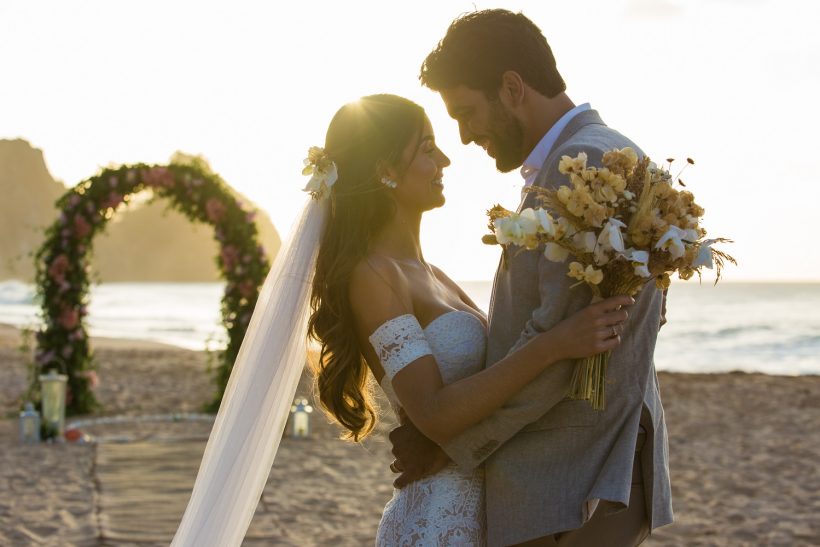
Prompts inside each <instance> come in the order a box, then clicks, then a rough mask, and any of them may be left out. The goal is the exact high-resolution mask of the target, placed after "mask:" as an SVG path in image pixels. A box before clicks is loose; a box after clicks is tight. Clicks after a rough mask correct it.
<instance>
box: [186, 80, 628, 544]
mask: <svg viewBox="0 0 820 547" xmlns="http://www.w3.org/2000/svg"><path fill="white" fill-rule="evenodd" d="M306 164H307V165H306V168H305V172H306V173H307V174H312V175H313V177H312V178H311V181H310V183H309V184H308V187H307V188H306V190H308V191H310V192H311V195H312V198H311V200H310V201H309V202H308V204H307V206H306V207H305V211H304V213H303V215H302V217H301V219H300V220H299V221H298V222H297V224H296V225H295V226H294V228H293V231H292V233H291V236H290V238H289V240H288V243H287V244H286V245H285V246H283V249H282V250H280V253H279V255H278V256H277V259H276V262H275V264H274V266H273V268H272V270H271V273H270V274H269V276H268V279H267V280H266V282H265V285H264V286H263V290H262V292H261V294H260V298H259V301H258V303H257V307H256V310H255V311H254V316H253V318H252V320H251V323H250V326H249V328H248V332H247V334H246V337H245V340H244V341H243V344H242V349H241V350H240V354H239V356H238V358H237V362H236V364H235V366H234V370H233V373H232V376H231V379H230V382H229V384H228V387H227V389H226V393H225V398H224V399H223V403H222V406H221V408H220V410H219V414H218V415H217V419H216V422H215V424H214V428H213V430H212V433H211V437H210V439H209V441H208V446H207V448H206V450H205V454H204V456H203V459H202V463H201V466H200V470H199V474H198V476H197V480H196V484H195V485H194V490H193V493H192V496H191V500H190V502H189V504H188V507H187V509H186V512H185V515H184V517H183V519H182V522H181V524H180V527H179V530H178V531H177V534H176V536H175V538H174V542H173V544H172V545H180V546H181V545H186V546H187V545H190V546H194V545H196V546H201V545H215V546H216V545H218V546H220V547H222V546H227V545H239V544H240V543H241V540H242V537H243V536H244V534H245V532H246V531H247V527H248V525H249V524H250V520H251V518H252V516H253V513H254V510H255V508H256V504H257V503H258V501H259V497H260V495H261V492H262V488H263V487H264V485H265V481H266V479H267V476H268V474H269V472H270V467H271V465H272V462H273V458H274V456H275V453H276V449H277V448H278V443H279V438H280V437H281V433H282V431H283V429H284V426H285V422H286V420H287V415H288V409H289V407H290V404H291V401H292V398H293V394H294V392H295V389H296V384H297V382H298V380H299V375H300V372H301V369H302V366H303V363H304V358H305V338H306V335H308V334H309V336H310V337H312V338H314V339H315V340H317V341H318V342H319V343H320V345H321V352H320V358H319V362H318V365H317V367H316V370H315V374H316V380H317V385H318V393H319V397H320V400H321V404H322V406H323V407H324V409H325V410H326V411H327V412H328V413H329V414H330V415H331V416H332V417H333V418H335V419H336V420H337V421H338V422H339V423H340V424H341V425H342V426H343V427H344V428H345V429H346V430H347V432H348V436H349V437H350V438H351V439H352V440H354V441H358V440H361V439H362V438H363V437H365V436H366V435H367V434H368V433H369V432H370V431H371V430H372V429H373V426H374V424H375V421H376V413H375V411H374V408H373V406H372V404H371V402H370V400H369V399H368V391H367V389H366V385H367V382H368V376H369V375H370V374H372V375H373V377H374V378H375V379H376V381H377V382H378V383H379V385H380V386H381V388H382V389H383V390H384V392H385V394H386V396H387V398H388V399H389V401H390V403H391V405H392V406H393V408H394V410H395V411H397V412H398V411H399V410H401V411H402V412H403V413H404V414H406V416H407V417H409V419H410V420H412V421H413V422H414V423H415V425H416V426H417V427H418V429H419V430H420V431H422V432H423V433H424V434H425V435H426V436H427V437H429V438H431V439H433V440H434V441H436V442H438V443H444V442H446V441H447V440H448V439H450V438H452V437H453V436H455V435H457V434H458V433H460V432H461V431H463V430H464V429H466V428H467V427H469V426H470V425H473V424H475V423H477V422H479V421H481V420H482V419H484V418H486V417H487V416H489V415H490V414H491V413H492V412H493V411H494V410H496V409H498V408H499V407H500V406H502V405H503V404H504V403H505V402H506V401H507V400H508V399H509V398H511V397H512V396H513V395H514V394H515V393H516V392H518V391H519V390H520V389H521V388H523V387H524V386H525V385H526V384H527V383H528V382H529V381H531V380H533V379H534V378H535V377H536V376H538V374H540V373H541V372H542V371H543V370H545V369H546V368H547V367H549V366H550V365H551V364H553V363H555V362H557V361H559V360H562V359H567V358H577V357H585V356H588V355H593V354H595V353H598V352H601V351H606V350H610V349H612V348H614V347H615V346H617V345H618V343H619V342H620V338H619V336H618V335H617V333H618V332H620V329H622V325H623V322H624V321H625V320H626V317H627V314H626V312H625V311H624V310H622V309H621V307H622V306H624V305H629V304H631V303H632V300H631V299H630V298H629V297H615V298H611V299H607V300H604V301H602V302H599V303H597V304H593V305H590V306H588V307H587V308H585V309H583V310H581V311H579V312H577V313H576V314H575V315H573V316H571V317H569V318H568V319H566V320H564V321H563V322H561V323H559V324H558V325H556V326H555V327H554V328H553V329H551V330H549V331H547V332H545V333H543V334H541V335H539V336H537V337H535V338H534V339H533V340H531V341H530V342H529V343H528V344H526V345H525V346H524V347H522V348H521V349H519V350H518V351H516V352H515V353H512V354H510V355H508V356H507V357H506V358H505V359H503V360H501V361H500V362H498V363H496V364H495V365H493V366H492V367H489V368H486V369H485V368H484V351H485V346H486V318H485V316H484V314H483V313H482V312H481V311H480V310H479V309H478V308H477V307H476V305H475V304H474V303H473V302H472V300H470V298H469V297H468V296H467V295H466V294H465V293H464V291H463V290H461V289H460V288H459V287H458V285H456V284H455V283H454V282H453V281H452V280H450V279H449V278H448V277H447V276H446V275H445V274H444V273H443V272H442V271H441V270H439V269H438V268H436V267H435V266H432V265H431V264H429V263H427V262H426V261H425V259H424V256H423V253H422V249H421V246H420V243H419V227H420V223H421V217H422V215H423V213H424V212H425V211H429V210H431V209H434V208H437V207H441V206H442V205H443V204H444V195H443V188H444V187H443V183H442V174H443V170H444V168H445V167H447V166H448V165H449V164H450V160H449V159H448V158H447V156H445V155H444V153H443V152H442V151H441V150H440V149H439V148H438V146H436V142H435V138H434V135H433V131H432V127H431V125H430V121H429V120H428V119H427V117H426V115H425V113H424V110H423V109H422V108H421V107H420V106H418V105H417V104H415V103H413V102H411V101H409V100H407V99H404V98H401V97H398V96H395V95H372V96H368V97H364V98H362V99H360V100H359V101H356V102H353V103H350V104H347V105H345V106H343V107H342V108H341V109H340V110H339V111H338V112H337V113H336V115H335V116H334V118H333V120H332V121H331V123H330V126H329V128H328V131H327V136H326V141H325V147H324V149H321V148H312V149H311V151H310V157H309V158H308V160H306ZM613 333H615V335H614V336H613ZM483 511H484V484H483V475H482V473H481V471H480V470H478V471H471V472H464V471H461V470H459V469H458V468H457V467H456V466H455V465H454V464H451V465H449V466H447V467H445V468H444V469H443V470H441V471H439V472H438V473H435V474H433V475H431V476H430V477H427V478H425V479H423V480H421V481H418V482H416V483H413V484H411V485H410V486H407V487H405V488H403V489H401V490H395V491H394V494H393V498H392V499H391V500H390V501H389V502H388V504H387V506H386V507H385V509H384V513H383V515H382V520H381V523H380V524H379V528H378V532H377V537H376V543H377V545H411V544H412V545H482V544H484V543H485V526H484V512H483Z"/></svg>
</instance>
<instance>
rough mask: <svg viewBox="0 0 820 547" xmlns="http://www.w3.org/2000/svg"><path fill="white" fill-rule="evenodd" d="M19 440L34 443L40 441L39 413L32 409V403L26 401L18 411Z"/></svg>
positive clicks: (24, 442)
mask: <svg viewBox="0 0 820 547" xmlns="http://www.w3.org/2000/svg"><path fill="white" fill-rule="evenodd" d="M20 442H21V443H23V444H35V443H39V442H40V413H39V412H37V411H36V410H34V405H33V404H31V403H26V406H25V408H24V409H23V410H22V411H21V412H20Z"/></svg>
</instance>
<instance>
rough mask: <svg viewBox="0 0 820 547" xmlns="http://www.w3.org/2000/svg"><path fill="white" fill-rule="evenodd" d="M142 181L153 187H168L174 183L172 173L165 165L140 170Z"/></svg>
mask: <svg viewBox="0 0 820 547" xmlns="http://www.w3.org/2000/svg"><path fill="white" fill-rule="evenodd" d="M142 181H143V182H144V183H145V185H146V186H151V187H154V188H170V187H171V186H173V185H174V174H173V173H171V171H169V170H168V168H167V167H152V168H150V169H148V170H146V171H143V172H142Z"/></svg>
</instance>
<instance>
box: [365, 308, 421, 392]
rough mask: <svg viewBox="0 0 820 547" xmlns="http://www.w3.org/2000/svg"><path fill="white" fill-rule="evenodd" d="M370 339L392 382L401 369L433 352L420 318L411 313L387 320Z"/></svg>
mask: <svg viewBox="0 0 820 547" xmlns="http://www.w3.org/2000/svg"><path fill="white" fill-rule="evenodd" d="M369 340H370V343H371V344H372V345H373V349H375V350H376V355H378V356H379V361H381V364H382V368H384V373H385V375H386V376H387V378H388V379H389V380H390V381H391V382H392V381H393V377H394V376H395V375H396V374H397V373H398V372H399V371H400V370H401V369H403V368H404V367H406V366H407V365H409V364H410V363H412V362H413V361H415V360H416V359H418V358H419V357H424V356H425V355H432V354H433V351H432V350H431V349H430V344H428V343H427V339H426V338H425V337H424V331H423V330H422V328H421V325H420V324H419V322H418V319H416V318H415V317H414V316H412V315H410V314H407V315H400V316H398V317H394V318H393V319H389V320H387V321H385V322H384V323H382V325H381V326H380V327H379V328H377V329H376V330H375V331H374V332H373V334H371V335H370V338H369Z"/></svg>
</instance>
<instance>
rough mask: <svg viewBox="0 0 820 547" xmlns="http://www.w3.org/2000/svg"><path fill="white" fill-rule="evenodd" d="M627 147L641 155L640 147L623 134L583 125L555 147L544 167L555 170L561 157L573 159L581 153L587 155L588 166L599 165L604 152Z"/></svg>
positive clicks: (604, 128)
mask: <svg viewBox="0 0 820 547" xmlns="http://www.w3.org/2000/svg"><path fill="white" fill-rule="evenodd" d="M627 146H628V147H631V148H632V149H633V150H635V152H636V153H637V154H638V155H639V156H642V155H643V152H642V150H641V149H640V147H639V146H638V145H637V144H635V142H634V141H632V139H630V138H628V137H626V136H625V135H624V134H623V133H621V132H619V131H617V130H615V129H613V128H611V127H609V126H607V125H604V124H589V125H585V126H583V127H580V128H579V129H578V130H577V131H575V132H574V133H572V134H571V135H569V136H568V137H567V138H566V139H565V140H563V141H562V142H560V143H558V144H557V145H556V147H555V148H554V149H553V150H552V153H550V155H549V157H548V158H547V164H548V165H546V167H552V168H555V169H557V168H558V162H560V161H561V158H562V157H564V156H569V157H575V156H577V155H578V154H579V153H581V152H583V153H585V154H586V155H587V161H588V163H589V164H590V165H600V162H601V159H602V158H603V155H604V154H605V153H606V152H609V151H610V150H612V149H615V148H624V147H627Z"/></svg>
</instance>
